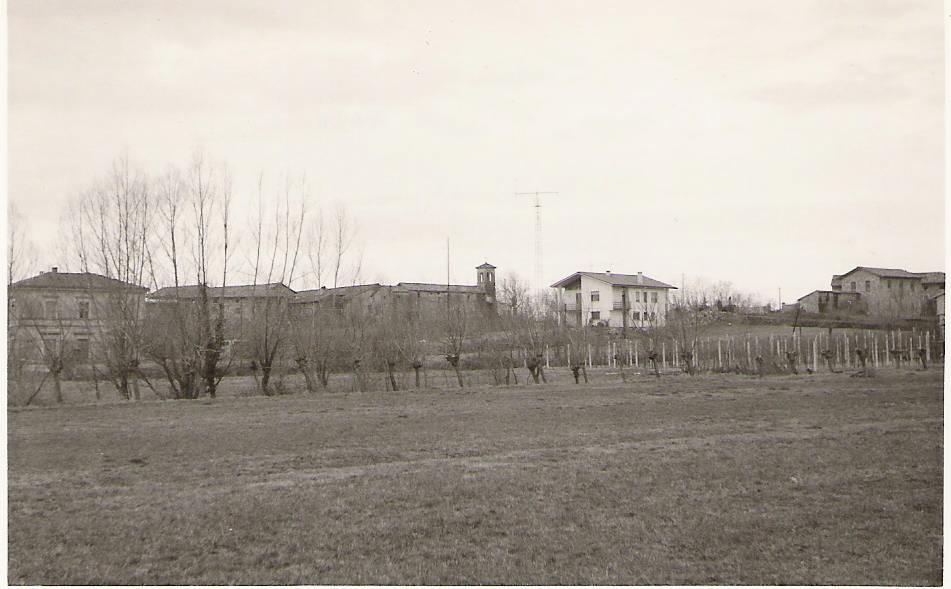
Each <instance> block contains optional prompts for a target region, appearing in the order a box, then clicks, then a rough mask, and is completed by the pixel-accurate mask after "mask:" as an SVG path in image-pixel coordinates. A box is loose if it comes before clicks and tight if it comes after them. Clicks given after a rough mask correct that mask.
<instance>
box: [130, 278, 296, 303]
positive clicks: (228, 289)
mask: <svg viewBox="0 0 951 589" xmlns="http://www.w3.org/2000/svg"><path fill="white" fill-rule="evenodd" d="M200 292H201V291H200V290H199V285H197V284H188V285H183V286H179V287H178V288H177V289H176V288H175V287H174V286H167V287H165V288H160V289H158V290H157V291H155V292H153V293H151V294H149V298H152V299H173V298H176V296H177V297H178V298H182V299H197V298H198V297H199V296H200ZM293 294H294V291H293V290H292V289H291V288H289V287H288V286H287V285H285V284H284V283H282V282H271V283H268V284H256V285H255V284H243V285H235V286H225V287H221V286H210V287H208V297H209V298H226V299H246V298H251V297H286V296H288V295H293Z"/></svg>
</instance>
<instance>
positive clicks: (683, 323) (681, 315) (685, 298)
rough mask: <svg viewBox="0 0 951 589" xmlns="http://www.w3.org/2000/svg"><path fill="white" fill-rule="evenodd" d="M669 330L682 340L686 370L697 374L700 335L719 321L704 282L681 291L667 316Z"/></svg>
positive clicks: (681, 357)
mask: <svg viewBox="0 0 951 589" xmlns="http://www.w3.org/2000/svg"><path fill="white" fill-rule="evenodd" d="M667 321H668V325H669V330H670V331H671V332H672V333H673V334H674V336H675V337H677V338H679V340H680V343H681V345H680V360H681V362H682V366H683V370H684V372H687V373H689V374H697V371H698V368H699V367H698V365H697V358H698V351H699V345H700V337H701V336H702V335H703V334H704V333H706V331H707V330H708V329H709V327H710V326H712V325H713V324H715V323H716V321H717V311H716V310H715V308H713V307H712V306H711V304H710V301H709V297H708V294H707V291H706V289H705V288H704V286H703V285H702V284H697V285H694V286H693V287H692V288H691V289H689V290H687V291H686V292H683V293H681V297H680V299H679V300H678V302H677V304H676V305H674V306H673V307H672V308H671V310H670V312H669V313H668V317H667Z"/></svg>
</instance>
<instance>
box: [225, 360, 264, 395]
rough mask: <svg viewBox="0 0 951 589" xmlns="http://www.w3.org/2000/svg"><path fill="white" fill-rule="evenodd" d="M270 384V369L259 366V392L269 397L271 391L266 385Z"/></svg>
mask: <svg viewBox="0 0 951 589" xmlns="http://www.w3.org/2000/svg"><path fill="white" fill-rule="evenodd" d="M270 382H271V367H270V366H267V365H262V366H261V392H262V393H264V394H265V395H268V396H270V394H271V391H270V389H269V388H268V383H270ZM212 396H214V395H212Z"/></svg>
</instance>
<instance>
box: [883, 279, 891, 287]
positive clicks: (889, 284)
mask: <svg viewBox="0 0 951 589" xmlns="http://www.w3.org/2000/svg"><path fill="white" fill-rule="evenodd" d="M885 284H886V286H888V288H891V287H892V281H891V280H886V281H885Z"/></svg>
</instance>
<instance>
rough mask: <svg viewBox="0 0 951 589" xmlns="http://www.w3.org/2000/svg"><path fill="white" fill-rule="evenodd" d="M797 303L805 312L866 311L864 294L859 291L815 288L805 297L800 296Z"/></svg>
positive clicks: (851, 312) (854, 312)
mask: <svg viewBox="0 0 951 589" xmlns="http://www.w3.org/2000/svg"><path fill="white" fill-rule="evenodd" d="M797 303H798V305H799V308H800V309H801V310H802V311H803V312H805V313H849V314H859V313H864V312H865V305H864V302H863V301H862V295H860V294H859V293H857V292H839V291H834V290H814V291H812V292H811V293H809V294H807V295H805V296H803V297H799V300H798V301H797Z"/></svg>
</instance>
